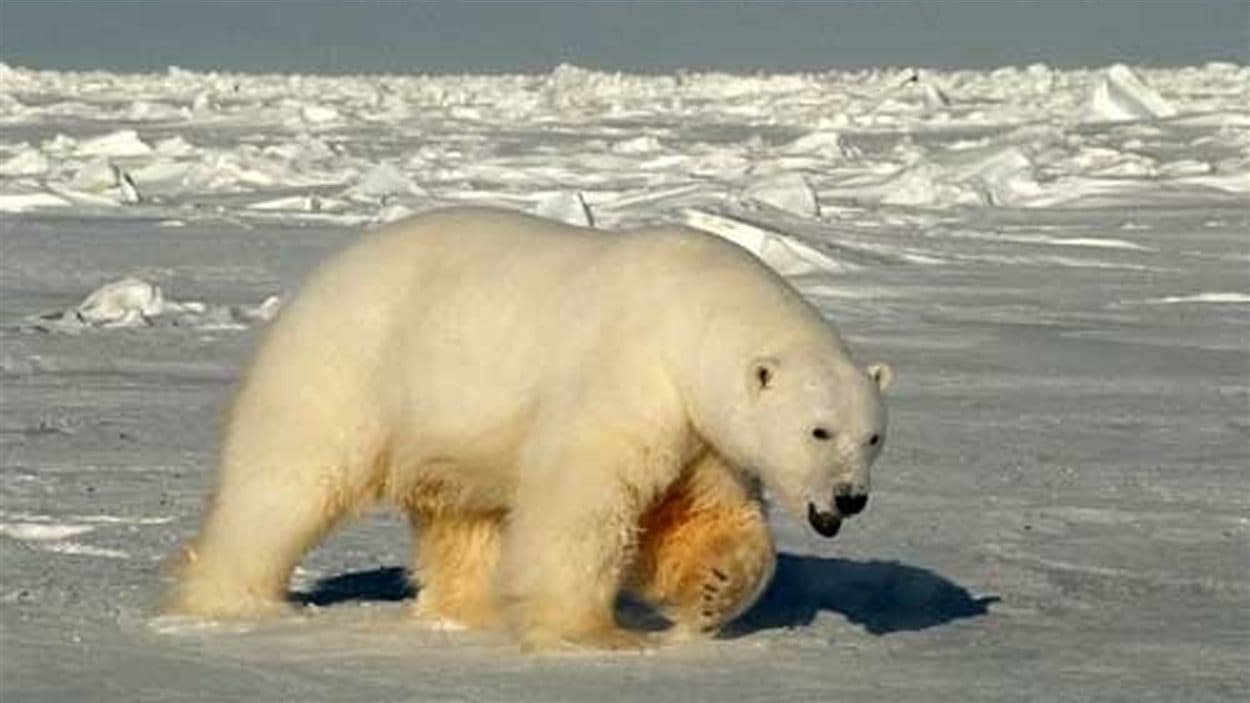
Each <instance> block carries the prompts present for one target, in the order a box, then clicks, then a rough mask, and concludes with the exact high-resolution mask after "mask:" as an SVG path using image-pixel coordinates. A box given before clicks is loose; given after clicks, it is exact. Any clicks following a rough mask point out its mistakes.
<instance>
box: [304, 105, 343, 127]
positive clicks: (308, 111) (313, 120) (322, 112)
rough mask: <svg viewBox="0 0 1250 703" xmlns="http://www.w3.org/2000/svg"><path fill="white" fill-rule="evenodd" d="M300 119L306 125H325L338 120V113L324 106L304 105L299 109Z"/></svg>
mask: <svg viewBox="0 0 1250 703" xmlns="http://www.w3.org/2000/svg"><path fill="white" fill-rule="evenodd" d="M300 118H301V119H302V120H303V121H304V122H307V123H308V124H325V123H327V122H334V121H335V120H338V119H339V111H338V110H336V109H334V108H332V107H328V106H325V105H305V106H303V107H302V108H300Z"/></svg>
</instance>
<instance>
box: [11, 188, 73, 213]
mask: <svg viewBox="0 0 1250 703" xmlns="http://www.w3.org/2000/svg"><path fill="white" fill-rule="evenodd" d="M70 204H71V202H70V201H69V200H67V199H65V198H62V197H60V196H58V195H54V194H52V193H45V192H36V193H2V194H0V212H26V211H28V210H40V209H43V208H50V207H68V206H69V205H70Z"/></svg>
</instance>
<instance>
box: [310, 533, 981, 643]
mask: <svg viewBox="0 0 1250 703" xmlns="http://www.w3.org/2000/svg"><path fill="white" fill-rule="evenodd" d="M415 595H416V590H415V589H414V588H413V587H412V584H411V583H410V582H409V579H408V572H407V570H406V569H404V568H402V567H398V566H391V567H383V568H379V569H371V570H368V571H357V572H352V573H347V574H343V575H340V576H333V577H330V578H325V579H321V580H319V581H317V582H316V583H314V584H313V585H312V587H311V588H310V589H309V590H307V591H301V592H295V593H292V594H291V597H292V600H294V601H296V602H298V603H303V604H306V605H317V606H329V605H334V604H336V603H342V602H348V601H402V600H407V599H409V598H412V597H414V596H415ZM998 600H999V599H998V598H997V597H995V596H983V597H975V596H973V595H972V594H971V593H970V592H969V591H968V590H967V589H966V588H964V587H962V586H960V585H959V584H956V583H954V582H952V581H950V580H949V579H947V578H945V577H943V576H941V575H939V574H936V573H934V572H933V571H930V570H928V569H924V568H921V567H917V566H908V565H906V564H900V563H898V562H892V561H875V560H874V561H855V560H851V559H838V558H825V557H812V556H799V555H794V554H780V555H778V557H777V571H776V574H775V575H774V576H773V580H772V583H771V584H769V586H768V588H767V589H766V590H765V591H764V594H763V595H762V596H761V597H760V600H759V602H757V603H756V604H755V605H754V606H753V607H752V608H751V609H750V610H749V611H747V612H746V613H745V614H743V615H742V616H741V617H739V618H738V619H737V620H736V621H734V622H733V623H731V624H730V625H729V626H727V627H726V628H725V630H724V632H723V634H722V636H724V637H729V638H733V637H741V636H744V635H748V634H751V633H753V632H759V631H762V630H775V629H783V628H793V627H800V626H803V625H808V624H810V623H811V622H812V621H813V620H815V619H816V616H817V615H819V614H820V613H822V612H831V613H838V614H840V615H842V616H843V617H845V618H846V619H847V620H849V621H850V622H852V623H854V624H856V625H859V626H861V627H863V628H864V629H865V630H866V631H868V632H869V633H871V634H874V635H885V634H889V633H891V632H899V631H908V630H923V629H926V628H930V627H936V626H938V625H943V624H946V623H948V622H951V621H954V620H960V619H963V618H972V617H977V616H980V615H985V614H987V613H988V612H989V606H990V605H991V604H993V603H996V602H998ZM626 620H627V622H628V621H635V622H628V624H630V625H634V626H641V627H643V628H645V629H654V628H655V627H656V626H655V624H654V623H653V622H651V621H648V620H647V618H646V617H645V616H641V617H640V615H639V614H638V613H637V612H634V613H633V614H632V615H631V614H627V617H626Z"/></svg>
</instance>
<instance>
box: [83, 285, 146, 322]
mask: <svg viewBox="0 0 1250 703" xmlns="http://www.w3.org/2000/svg"><path fill="white" fill-rule="evenodd" d="M164 311H165V296H164V295H163V294H162V293H161V289H160V287H159V286H156V285H153V284H151V283H148V282H147V281H144V280H142V279H139V278H134V277H127V278H123V279H121V280H120V281H114V282H112V283H106V284H105V285H103V286H100V287H99V288H97V289H96V290H94V291H92V293H91V294H90V295H88V296H87V298H86V299H85V300H83V301H82V303H81V304H79V305H78V307H77V308H75V309H74V312H75V313H76V315H77V317H78V319H79V320H81V321H82V322H85V323H87V324H90V325H96V326H103V327H133V326H135V325H141V324H145V319H144V318H149V317H155V316H157V315H159V314H161V313H162V312H164Z"/></svg>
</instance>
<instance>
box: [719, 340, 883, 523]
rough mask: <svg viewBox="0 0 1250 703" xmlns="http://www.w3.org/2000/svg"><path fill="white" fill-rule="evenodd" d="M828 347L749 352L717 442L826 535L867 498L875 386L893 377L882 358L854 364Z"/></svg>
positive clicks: (875, 434)
mask: <svg viewBox="0 0 1250 703" xmlns="http://www.w3.org/2000/svg"><path fill="white" fill-rule="evenodd" d="M830 351H831V350H830V349H828V348H818V349H811V348H809V349H789V350H785V351H780V352H777V353H774V354H769V355H765V356H756V357H753V358H751V359H750V361H749V363H748V364H746V366H745V368H743V369H742V371H741V378H740V379H739V380H738V383H739V384H740V385H739V388H738V393H737V395H738V402H737V403H735V405H736V406H737V407H736V412H734V413H732V415H731V418H727V419H730V424H731V426H732V427H729V428H725V429H727V430H729V435H728V437H725V439H726V442H725V443H726V444H727V445H728V446H725V447H721V449H722V451H723V452H724V453H725V454H726V455H727V456H730V457H731V458H732V459H733V460H734V461H735V462H737V463H738V465H739V466H741V467H743V468H744V469H746V470H747V471H750V472H752V473H755V474H757V475H758V477H759V479H760V480H761V482H762V483H763V484H764V486H765V487H767V488H768V489H769V491H770V492H771V493H772V494H773V497H774V499H775V500H776V501H778V502H780V503H781V504H782V505H784V506H785V507H786V508H788V509H789V510H790V511H791V512H793V513H794V514H795V516H796V517H798V518H799V519H806V520H807V521H808V522H809V524H810V525H811V526H812V528H813V529H814V530H816V531H817V532H818V533H820V534H821V535H824V536H825V537H833V536H834V535H835V534H837V532H838V529H839V528H840V527H841V525H842V520H843V519H845V518H847V517H850V516H852V515H855V514H856V513H859V512H860V511H862V510H863V509H864V507H865V505H866V504H867V502H868V492H869V488H870V479H869V468H870V467H871V466H872V463H873V461H875V460H876V458H877V456H878V455H879V454H880V453H881V450H882V447H883V446H884V445H885V436H886V412H885V405H884V404H883V403H882V401H881V393H882V391H884V390H885V388H886V387H887V386H888V385H889V384H890V380H891V378H892V372H891V370H890V367H889V366H886V365H884V364H873V365H870V366H868V367H867V368H865V369H861V368H859V367H857V366H855V365H854V364H853V363H852V362H851V361H850V360H849V359H848V358H847V357H846V356H845V355H844V354H841V353H830ZM722 437H724V436H723V435H722ZM726 450H727V451H726Z"/></svg>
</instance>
